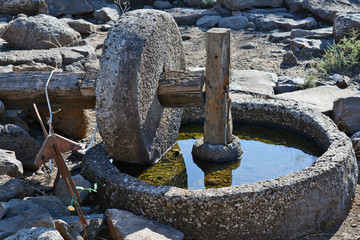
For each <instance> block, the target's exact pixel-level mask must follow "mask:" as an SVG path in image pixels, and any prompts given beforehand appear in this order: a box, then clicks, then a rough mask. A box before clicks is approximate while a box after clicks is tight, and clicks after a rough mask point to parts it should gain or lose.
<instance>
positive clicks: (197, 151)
mask: <svg viewBox="0 0 360 240" xmlns="http://www.w3.org/2000/svg"><path fill="white" fill-rule="evenodd" d="M191 153H192V155H193V158H194V159H195V160H199V161H207V162H230V161H235V160H238V159H239V158H240V157H241V155H242V153H243V151H242V148H241V144H240V139H239V138H238V137H236V136H233V139H232V142H231V143H229V144H227V145H225V146H224V145H211V144H204V138H200V139H199V140H197V141H196V142H195V143H194V145H193V148H192V152H191Z"/></svg>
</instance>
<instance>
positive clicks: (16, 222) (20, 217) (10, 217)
mask: <svg viewBox="0 0 360 240" xmlns="http://www.w3.org/2000/svg"><path fill="white" fill-rule="evenodd" d="M17 200H20V199H17ZM11 201H13V200H11ZM11 201H10V202H11ZM21 202H26V201H22V200H20V201H17V203H18V204H17V206H16V205H15V204H14V203H11V208H14V207H19V208H21V211H16V209H14V210H15V211H16V213H14V214H10V212H11V209H10V210H9V212H8V214H6V217H5V218H4V219H2V220H1V221H0V232H7V233H16V232H18V231H20V230H21V229H23V228H32V227H46V228H54V227H55V224H54V221H53V219H52V218H51V216H50V214H49V212H48V211H47V210H46V209H44V208H42V207H40V206H38V205H35V204H32V205H31V204H30V205H29V204H28V205H26V206H27V207H29V208H27V207H26V206H25V205H24V206H21V205H20V204H23V203H21Z"/></svg>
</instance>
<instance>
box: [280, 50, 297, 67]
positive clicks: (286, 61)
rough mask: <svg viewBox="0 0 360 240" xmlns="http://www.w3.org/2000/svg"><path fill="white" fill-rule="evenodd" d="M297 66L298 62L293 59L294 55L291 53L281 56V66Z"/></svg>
mask: <svg viewBox="0 0 360 240" xmlns="http://www.w3.org/2000/svg"><path fill="white" fill-rule="evenodd" d="M297 64H298V60H297V58H296V57H295V55H294V53H293V52H292V51H287V52H286V53H285V54H284V56H283V60H282V62H281V65H285V66H295V65H297Z"/></svg>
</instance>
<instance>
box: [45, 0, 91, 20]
mask: <svg viewBox="0 0 360 240" xmlns="http://www.w3.org/2000/svg"><path fill="white" fill-rule="evenodd" d="M45 1H46V4H47V5H48V12H49V14H50V15H53V16H55V17H57V16H61V15H67V14H70V15H81V14H86V13H92V12H93V11H94V9H93V7H92V6H91V5H90V4H89V1H88V0H45Z"/></svg>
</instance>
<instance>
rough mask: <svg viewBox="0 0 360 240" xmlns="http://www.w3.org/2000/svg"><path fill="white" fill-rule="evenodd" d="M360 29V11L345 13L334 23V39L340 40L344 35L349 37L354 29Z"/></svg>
mask: <svg viewBox="0 0 360 240" xmlns="http://www.w3.org/2000/svg"><path fill="white" fill-rule="evenodd" d="M359 30H360V13H357V14H344V15H340V16H338V17H337V18H335V21H334V25H333V32H334V40H335V42H339V41H340V40H341V39H343V38H344V37H348V36H349V35H350V34H351V33H352V32H353V31H357V32H359Z"/></svg>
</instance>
